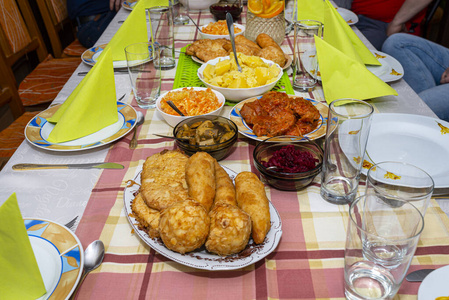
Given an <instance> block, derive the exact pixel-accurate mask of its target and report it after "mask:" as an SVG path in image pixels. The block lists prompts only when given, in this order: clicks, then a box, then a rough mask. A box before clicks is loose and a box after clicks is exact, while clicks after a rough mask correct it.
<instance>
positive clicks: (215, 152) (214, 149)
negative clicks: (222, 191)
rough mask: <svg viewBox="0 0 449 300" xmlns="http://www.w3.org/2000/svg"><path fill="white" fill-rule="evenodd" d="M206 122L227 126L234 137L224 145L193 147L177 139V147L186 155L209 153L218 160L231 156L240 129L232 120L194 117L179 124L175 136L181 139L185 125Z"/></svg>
mask: <svg viewBox="0 0 449 300" xmlns="http://www.w3.org/2000/svg"><path fill="white" fill-rule="evenodd" d="M206 120H209V121H212V122H219V123H222V124H227V125H228V126H229V128H230V129H231V130H233V131H234V132H233V134H232V136H231V137H230V138H229V139H228V140H227V141H225V142H222V143H216V144H212V145H205V146H203V145H192V144H190V143H189V142H188V141H187V140H186V141H182V140H179V139H177V140H176V145H177V146H178V147H179V149H181V150H183V151H184V152H185V153H186V154H188V155H192V154H194V153H196V152H201V151H204V152H207V153H209V154H210V155H211V156H212V157H214V158H215V159H216V160H222V159H223V158H225V157H226V156H228V155H229V153H230V152H231V150H232V147H233V146H234V144H235V142H236V141H237V137H238V129H237V125H235V123H234V122H232V121H231V120H229V119H227V118H224V117H221V116H211V115H209V116H200V117H194V118H189V119H186V120H184V121H181V122H179V123H178V124H177V125H176V126H175V128H173V136H175V137H180V132H181V130H182V128H183V127H184V125H187V126H189V127H190V126H191V125H192V124H194V123H196V122H204V121H206Z"/></svg>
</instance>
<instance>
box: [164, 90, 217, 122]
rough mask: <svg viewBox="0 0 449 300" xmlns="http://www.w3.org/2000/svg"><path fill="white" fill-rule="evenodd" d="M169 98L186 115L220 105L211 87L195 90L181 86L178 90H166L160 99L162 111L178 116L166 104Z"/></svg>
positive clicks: (210, 110) (212, 108)
mask: <svg viewBox="0 0 449 300" xmlns="http://www.w3.org/2000/svg"><path fill="white" fill-rule="evenodd" d="M169 100H171V101H172V102H173V103H174V104H175V105H176V106H177V107H178V109H179V110H180V111H181V112H182V113H183V114H184V115H186V116H198V115H204V114H207V113H210V112H212V111H214V110H216V109H218V108H219V107H220V106H221V103H220V102H219V101H218V98H217V96H216V95H215V93H214V92H213V91H212V90H211V89H209V88H208V89H206V90H201V91H195V90H194V89H193V88H183V89H182V90H180V91H171V92H168V93H167V94H166V95H165V96H164V98H162V100H161V108H162V111H163V112H165V113H167V114H170V115H174V116H179V114H178V113H177V112H175V111H174V110H173V109H172V108H171V107H170V106H169V105H168V104H167V101H169Z"/></svg>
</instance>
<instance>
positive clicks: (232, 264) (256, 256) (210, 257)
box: [123, 166, 282, 271]
mask: <svg viewBox="0 0 449 300" xmlns="http://www.w3.org/2000/svg"><path fill="white" fill-rule="evenodd" d="M223 168H224V169H225V170H226V172H227V173H228V174H229V176H230V178H231V179H232V180H234V178H235V176H237V173H236V172H234V171H233V170H231V169H229V168H226V167H223ZM141 171H142V167H141V166H140V167H139V168H138V169H137V175H136V176H135V178H134V179H133V180H134V182H136V183H137V184H133V185H132V186H128V187H126V188H125V190H124V195H123V199H124V205H125V214H126V217H127V218H128V221H129V224H130V225H131V227H132V229H133V231H134V232H135V233H136V234H137V235H138V236H139V238H140V239H141V240H142V241H143V242H144V243H146V244H147V245H148V246H150V247H151V248H152V249H154V250H155V251H156V252H157V253H159V254H161V255H163V256H165V257H167V258H168V259H170V260H172V261H175V262H177V263H180V264H182V265H185V266H188V267H192V268H196V269H203V270H211V271H215V270H235V269H241V268H244V267H246V266H249V265H252V264H254V263H256V262H258V261H259V260H261V259H263V258H265V257H266V256H267V255H269V254H270V253H271V252H273V251H274V250H275V249H276V247H277V245H278V244H279V241H280V239H281V236H282V222H281V218H280V216H279V213H278V212H277V210H276V208H275V207H274V206H273V204H272V203H271V202H269V205H270V215H271V229H270V231H269V232H268V233H267V236H266V238H265V241H264V243H262V244H260V245H254V244H253V243H252V239H250V242H249V244H248V246H247V248H246V249H245V250H243V251H242V252H243V253H244V254H243V255H239V254H234V255H230V256H227V257H220V256H218V255H215V254H211V253H209V252H207V251H206V250H204V249H203V248H200V249H199V250H196V251H193V252H190V253H186V254H180V253H177V252H174V251H171V250H169V249H168V248H167V247H165V245H164V244H163V242H162V240H160V239H158V238H156V239H152V238H150V237H149V236H148V234H147V233H146V232H145V231H143V230H140V229H139V228H138V226H137V225H136V224H137V220H136V219H135V218H134V217H133V214H132V210H131V203H132V201H133V199H134V197H135V194H136V192H137V191H138V189H139V185H140V173H141Z"/></svg>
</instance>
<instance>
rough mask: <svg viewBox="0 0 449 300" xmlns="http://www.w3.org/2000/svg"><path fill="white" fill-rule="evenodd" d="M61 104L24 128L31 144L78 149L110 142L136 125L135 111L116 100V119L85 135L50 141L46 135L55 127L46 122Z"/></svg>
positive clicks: (43, 113)
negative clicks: (110, 123) (70, 139)
mask: <svg viewBox="0 0 449 300" xmlns="http://www.w3.org/2000/svg"><path fill="white" fill-rule="evenodd" d="M60 106H61V105H55V106H52V107H50V108H48V109H47V110H44V111H43V112H41V113H39V114H38V115H36V116H35V117H34V118H33V119H31V121H30V122H29V123H28V124H27V126H26V128H25V137H26V139H27V141H28V142H30V143H31V144H32V145H33V146H36V147H39V148H42V149H48V150H53V151H80V150H86V149H92V148H97V147H100V146H104V145H107V144H110V143H112V142H114V141H116V140H118V139H120V138H122V137H123V136H125V135H126V134H128V132H130V131H131V129H133V127H134V126H135V125H136V118H137V113H136V111H135V110H134V108H132V107H131V106H130V105H128V104H126V103H122V102H117V114H118V121H117V122H116V123H114V124H112V125H109V126H107V127H105V128H103V129H101V130H99V131H97V132H94V133H92V134H89V135H87V136H85V137H82V138H79V139H76V140H73V141H68V142H64V143H57V144H54V143H51V142H49V141H48V140H47V139H48V136H49V135H50V133H51V131H52V130H53V128H54V127H55V125H54V124H52V123H49V122H47V118H49V117H51V116H52V115H53V114H54V113H55V112H56V111H57V110H58V108H59V107H60Z"/></svg>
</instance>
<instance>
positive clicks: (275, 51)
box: [259, 46, 287, 68]
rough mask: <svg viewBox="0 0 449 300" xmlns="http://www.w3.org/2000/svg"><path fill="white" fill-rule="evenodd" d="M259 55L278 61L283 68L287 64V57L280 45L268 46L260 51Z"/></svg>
mask: <svg viewBox="0 0 449 300" xmlns="http://www.w3.org/2000/svg"><path fill="white" fill-rule="evenodd" d="M259 56H260V57H262V58H265V59H268V60H271V61H274V62H275V63H277V64H278V65H279V66H280V67H281V68H282V67H284V66H285V63H286V62H287V59H286V58H285V55H284V51H282V49H281V48H280V47H276V46H268V47H265V48H262V50H260V51H259Z"/></svg>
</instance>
